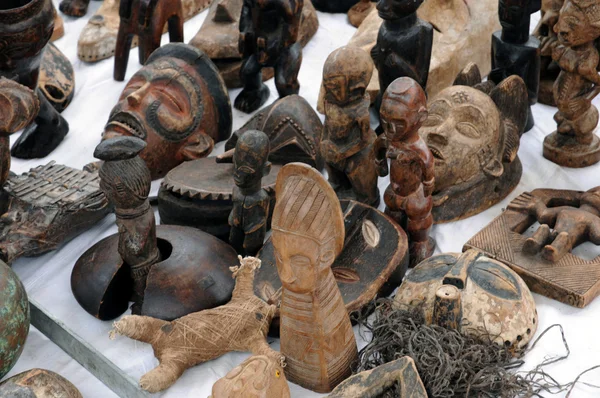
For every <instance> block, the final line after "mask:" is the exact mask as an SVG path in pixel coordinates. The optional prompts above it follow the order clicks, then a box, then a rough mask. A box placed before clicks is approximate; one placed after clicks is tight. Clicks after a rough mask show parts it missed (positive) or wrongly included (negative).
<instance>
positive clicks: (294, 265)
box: [272, 163, 345, 293]
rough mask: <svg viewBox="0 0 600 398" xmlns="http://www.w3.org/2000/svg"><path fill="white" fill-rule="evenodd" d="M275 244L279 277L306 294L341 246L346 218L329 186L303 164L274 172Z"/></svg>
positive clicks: (285, 167)
mask: <svg viewBox="0 0 600 398" xmlns="http://www.w3.org/2000/svg"><path fill="white" fill-rule="evenodd" d="M275 190H276V193H277V204H276V205H275V210H274V211H273V221H272V228H273V235H272V239H273V246H274V248H275V258H276V262H277V270H278V273H279V278H280V279H281V283H282V284H283V286H284V287H285V288H286V289H288V290H290V291H293V292H296V293H310V292H313V291H314V290H315V289H317V287H318V286H319V281H320V280H321V278H322V277H323V275H324V274H325V273H327V272H331V271H330V269H331V264H333V261H334V260H335V258H336V257H337V256H338V255H339V254H340V252H341V251H342V248H343V246H344V237H345V229H344V219H343V214H342V211H341V208H340V204H339V200H338V199H337V196H336V194H335V192H334V191H333V189H332V188H331V186H330V185H329V184H328V183H327V181H326V180H325V179H324V177H323V176H322V175H321V174H320V173H319V172H318V171H317V170H315V169H313V168H312V167H310V166H307V165H305V164H303V163H290V164H288V165H286V166H284V167H283V168H282V169H281V171H280V172H279V175H278V176H277V185H276V188H275Z"/></svg>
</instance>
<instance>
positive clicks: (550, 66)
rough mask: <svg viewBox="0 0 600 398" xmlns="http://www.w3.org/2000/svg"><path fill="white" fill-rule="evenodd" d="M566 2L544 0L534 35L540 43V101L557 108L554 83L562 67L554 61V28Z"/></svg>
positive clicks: (563, 0)
mask: <svg viewBox="0 0 600 398" xmlns="http://www.w3.org/2000/svg"><path fill="white" fill-rule="evenodd" d="M564 2H565V0H542V17H541V18H540V21H539V23H538V25H537V26H536V28H535V31H534V33H533V35H534V36H535V37H537V38H538V40H539V41H540V61H541V62H540V63H541V66H540V89H539V92H538V101H539V102H540V103H542V104H546V105H551V106H556V103H555V102H554V90H553V88H554V82H555V81H556V78H557V77H558V74H559V73H560V67H559V66H558V64H557V63H556V62H554V60H553V59H552V50H553V49H554V47H556V45H557V43H558V36H557V34H556V32H555V31H554V26H555V25H556V23H557V22H558V16H559V14H560V9H561V8H562V6H563V4H564Z"/></svg>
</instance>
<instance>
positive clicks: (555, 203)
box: [465, 187, 600, 308]
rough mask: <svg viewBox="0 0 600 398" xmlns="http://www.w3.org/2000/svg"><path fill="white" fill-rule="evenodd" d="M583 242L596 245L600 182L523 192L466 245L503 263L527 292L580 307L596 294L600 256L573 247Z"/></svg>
mask: <svg viewBox="0 0 600 398" xmlns="http://www.w3.org/2000/svg"><path fill="white" fill-rule="evenodd" d="M536 223H539V226H538V227H537V229H535V228H534V229H533V230H532V228H531V227H532V226H534V225H535V224H536ZM587 242H591V243H592V244H595V245H600V187H595V188H592V189H590V190H589V191H587V192H580V191H568V190H555V189H536V190H534V191H532V192H525V193H523V194H521V195H520V196H518V197H517V198H516V199H514V200H513V201H512V202H511V203H510V204H509V206H508V209H507V210H506V211H505V212H504V213H502V215H500V216H499V217H498V218H496V219H495V220H494V221H492V222H491V223H490V224H489V225H488V226H486V227H485V228H484V229H483V230H482V231H481V232H479V233H478V234H477V235H475V236H474V237H473V238H471V240H469V241H468V242H467V244H466V245H465V249H469V248H475V249H478V250H481V251H483V252H484V253H486V255H488V256H493V257H494V258H496V259H498V260H500V261H502V262H503V263H505V264H507V265H508V266H510V267H511V268H512V269H513V270H515V271H516V272H517V273H518V274H519V275H521V276H522V277H523V279H524V280H525V282H527V285H528V286H529V287H530V288H531V290H532V291H534V292H536V293H539V294H542V295H544V296H546V297H550V298H553V299H555V300H558V301H561V302H563V303H565V304H569V305H572V306H575V307H580V308H582V307H585V306H586V305H588V304H589V303H590V302H591V301H592V300H593V299H594V298H596V297H597V296H598V295H599V294H600V256H596V257H595V258H590V257H589V256H587V258H586V257H585V256H584V255H583V253H584V251H581V250H579V251H578V250H576V249H578V247H579V246H580V245H582V244H584V243H587Z"/></svg>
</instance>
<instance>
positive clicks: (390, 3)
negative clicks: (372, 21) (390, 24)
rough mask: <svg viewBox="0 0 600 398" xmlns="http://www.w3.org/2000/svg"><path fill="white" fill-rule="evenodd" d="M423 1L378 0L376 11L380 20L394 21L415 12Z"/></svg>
mask: <svg viewBox="0 0 600 398" xmlns="http://www.w3.org/2000/svg"><path fill="white" fill-rule="evenodd" d="M421 4H423V0H379V2H378V3H377V11H378V13H379V16H380V17H381V19H386V20H394V19H400V18H404V17H406V16H408V15H410V14H413V13H415V12H417V9H418V8H419V7H420V6H421Z"/></svg>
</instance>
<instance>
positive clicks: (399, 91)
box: [379, 77, 427, 142]
mask: <svg viewBox="0 0 600 398" xmlns="http://www.w3.org/2000/svg"><path fill="white" fill-rule="evenodd" d="M379 113H380V119H381V126H382V127H383V130H384V131H385V135H386V136H387V138H388V140H389V141H391V142H393V141H402V140H404V139H406V138H407V137H408V136H409V135H410V134H411V133H416V132H417V130H419V128H420V127H421V124H422V123H423V122H424V121H425V120H426V119H427V97H426V96H425V92H424V91H423V89H422V88H421V86H420V85H419V83H417V82H416V81H414V80H413V79H411V78H408V77H401V78H398V79H396V80H394V81H393V82H392V83H391V84H390V85H389V86H388V88H387V89H386V90H385V93H384V94H383V98H382V99H381V109H380V110H379Z"/></svg>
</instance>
